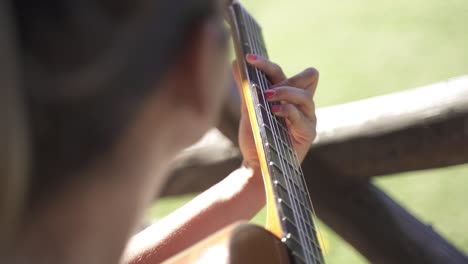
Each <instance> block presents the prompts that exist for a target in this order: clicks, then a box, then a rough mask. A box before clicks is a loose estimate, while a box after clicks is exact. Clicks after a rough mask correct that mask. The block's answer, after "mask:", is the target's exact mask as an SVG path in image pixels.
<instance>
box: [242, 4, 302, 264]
mask: <svg viewBox="0 0 468 264" xmlns="http://www.w3.org/2000/svg"><path fill="white" fill-rule="evenodd" d="M243 15H244V21H245V24H246V27H248V28H249V29H250V30H248V32H249V33H252V27H253V26H252V25H251V23H252V21H251V20H250V19H246V18H245V16H246V13H244V14H243ZM249 18H250V17H249ZM248 38H249V41H250V44H251V46H250V48H251V51H253V52H252V53H256V52H258V50H257V49H256V48H257V47H256V45H255V44H256V43H255V42H254V41H252V39H253V38H254V36H251V34H248ZM260 55H261V54H260ZM255 72H256V75H257V80H258V81H259V82H260V83H259V85H260V86H264V87H265V83H264V80H262V78H261V77H260V76H261V74H260V73H259V71H258V69H255ZM262 88H263V87H262ZM262 90H264V89H262ZM260 96H261V97H262V98H263V99H264V101H265V102H267V101H266V100H265V98H264V94H263V92H261V93H260ZM268 106H269V105H268V104H267V103H266V104H265V107H267V108H269V107H268ZM262 118H264V117H262ZM267 118H268V119H270V117H269V116H267ZM270 124H271V122H270ZM273 129H274V127H273ZM274 140H275V141H276V140H277V139H276V138H274ZM276 144H278V143H276ZM280 162H281V161H280ZM280 166H281V164H280ZM287 185H288V184H287ZM290 198H291V197H290ZM291 204H292V206H293V207H294V208H296V210H294V211H293V214H294V215H297V212H298V210H297V205H296V203H295V202H294V201H291ZM295 218H297V216H295ZM300 239H301V240H302V241H303V242H302V245H305V243H304V240H303V237H302V235H301V237H300ZM303 247H304V246H303ZM307 255H309V254H307ZM307 258H310V257H309V256H307Z"/></svg>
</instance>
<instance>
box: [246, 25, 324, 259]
mask: <svg viewBox="0 0 468 264" xmlns="http://www.w3.org/2000/svg"><path fill="white" fill-rule="evenodd" d="M249 22H250V25H249V26H250V29H251V30H252V33H255V34H253V37H252V38H253V39H254V40H255V41H254V42H253V44H254V45H255V46H254V47H253V48H254V49H256V53H257V54H260V55H266V56H267V52H266V50H265V49H264V46H262V45H259V44H260V43H259V40H258V36H260V34H261V33H260V32H259V29H260V27H259V26H258V24H257V25H256V24H255V21H254V20H253V18H252V17H251V16H249ZM257 74H258V71H257ZM258 79H259V81H260V82H262V84H263V86H264V87H265V88H264V89H262V90H265V89H267V88H268V87H269V86H270V84H269V82H268V81H267V78H266V76H265V75H264V74H263V73H260V77H259V78H258ZM262 97H263V99H264V102H266V104H265V106H266V108H269V105H268V102H267V101H266V100H265V98H264V95H263V93H262ZM267 118H268V119H269V120H270V121H269V122H270V124H274V125H272V126H273V129H275V128H276V129H275V130H277V131H279V132H280V133H281V132H283V133H281V134H282V135H283V138H289V136H287V135H285V134H284V133H285V132H286V131H285V130H284V125H282V126H283V127H280V125H281V123H280V122H279V121H278V120H275V121H278V123H276V122H275V121H273V119H274V117H273V116H270V115H269V114H267ZM279 139H281V137H279ZM281 141H282V140H281ZM279 146H280V147H281V148H280V149H278V150H279V153H278V156H283V157H282V159H280V162H282V163H283V164H282V166H281V167H282V169H283V170H284V171H285V172H287V173H289V174H290V175H294V176H296V179H294V178H290V180H291V181H292V184H293V185H294V184H296V186H299V187H302V186H301V182H298V180H300V179H299V178H298V177H297V175H296V173H292V172H291V166H292V167H293V168H292V169H293V170H294V164H290V162H288V159H285V157H286V155H285V154H284V153H285V152H287V153H289V151H286V150H285V149H284V147H285V146H283V143H279V144H277V148H278V147H279ZM290 146H292V144H290ZM281 150H282V151H281ZM282 152H283V153H282ZM289 158H290V159H291V156H289ZM285 162H288V165H285ZM286 176H287V177H289V176H288V175H286ZM294 180H296V181H294ZM302 189H303V187H302ZM290 191H291V192H292V193H293V194H294V193H295V194H296V197H295V198H296V199H297V200H298V202H301V200H302V199H303V197H302V195H299V194H298V191H297V190H296V189H295V188H291V190H290ZM301 191H302V190H301V188H299V192H301ZM290 200H291V198H290ZM292 200H294V198H293V199H292ZM295 202H296V201H294V203H295ZM303 204H306V203H305V202H303ZM295 207H299V210H298V213H299V214H300V217H301V218H302V219H297V222H298V223H299V225H300V226H299V231H302V232H301V233H302V234H300V235H302V236H303V237H301V238H300V239H301V240H302V244H303V245H307V247H308V248H307V247H306V248H304V249H305V250H306V251H307V253H308V254H307V255H309V254H310V255H312V257H313V258H314V259H318V258H317V257H316V255H317V253H318V252H317V251H316V248H315V247H314V246H313V244H312V243H311V242H312V241H310V239H309V238H312V239H313V237H311V236H310V234H309V232H308V231H309V228H308V227H306V225H305V224H304V223H301V222H302V221H301V220H303V221H309V219H308V218H306V217H304V212H303V210H304V208H302V206H301V205H300V204H298V205H297V206H295ZM301 209H302V210H301ZM306 214H307V212H306ZM296 218H297V217H296ZM311 226H313V225H311ZM304 231H305V232H304ZM304 233H307V234H304ZM309 242H310V243H309ZM312 251H314V252H313V253H312ZM309 257H310V256H309Z"/></svg>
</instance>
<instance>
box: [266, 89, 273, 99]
mask: <svg viewBox="0 0 468 264" xmlns="http://www.w3.org/2000/svg"><path fill="white" fill-rule="evenodd" d="M263 93H264V94H265V97H266V99H270V98H271V97H273V95H275V93H276V92H275V90H266V91H264V92H263Z"/></svg>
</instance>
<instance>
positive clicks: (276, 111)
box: [271, 105, 281, 113]
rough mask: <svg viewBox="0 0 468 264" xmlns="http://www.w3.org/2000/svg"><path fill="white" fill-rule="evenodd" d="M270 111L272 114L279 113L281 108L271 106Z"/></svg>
mask: <svg viewBox="0 0 468 264" xmlns="http://www.w3.org/2000/svg"><path fill="white" fill-rule="evenodd" d="M271 111H272V112H273V113H278V112H279V111H281V106H279V105H272V106H271Z"/></svg>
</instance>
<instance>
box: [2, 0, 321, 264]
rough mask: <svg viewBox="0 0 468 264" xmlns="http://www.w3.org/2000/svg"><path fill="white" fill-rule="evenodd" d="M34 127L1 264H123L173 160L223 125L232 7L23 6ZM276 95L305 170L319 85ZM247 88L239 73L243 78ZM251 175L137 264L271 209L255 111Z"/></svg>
mask: <svg viewBox="0 0 468 264" xmlns="http://www.w3.org/2000/svg"><path fill="white" fill-rule="evenodd" d="M10 8H11V9H10V10H11V14H13V15H12V16H11V17H12V21H13V22H14V23H15V26H14V31H15V32H16V33H17V34H16V35H12V36H16V38H15V39H16V43H17V52H16V56H17V62H18V64H19V65H20V68H19V70H20V72H21V80H22V85H21V87H19V88H18V89H21V90H20V91H21V93H22V94H23V103H24V106H25V112H26V122H27V124H28V127H29V131H28V133H29V134H28V135H29V138H30V140H29V142H30V148H29V149H30V160H31V164H30V171H31V172H30V173H29V186H28V191H27V193H26V194H25V195H26V196H25V202H24V204H22V207H23V213H22V214H21V215H19V216H18V217H19V219H20V220H19V226H18V228H17V229H16V233H15V235H14V236H13V237H14V238H13V239H11V240H10V243H9V245H8V246H9V247H8V250H7V251H5V252H6V253H4V254H3V256H2V257H1V262H2V263H48V264H50V263H91V264H92V263H100V264H102V263H118V262H119V261H122V256H123V254H124V253H123V252H124V250H125V247H126V244H127V241H128V240H129V238H130V236H131V234H132V233H133V232H134V230H135V227H136V226H137V225H138V224H139V221H140V220H141V217H142V215H143V214H144V212H145V209H146V208H147V207H148V206H149V204H150V203H151V201H152V200H153V198H154V196H155V194H158V193H159V192H160V191H161V188H162V184H163V183H164V182H165V177H166V175H167V173H168V170H169V167H170V161H171V160H172V158H173V157H174V156H175V155H176V154H177V153H178V152H179V151H181V150H182V149H184V148H185V147H187V146H189V145H190V144H192V143H194V142H196V141H197V140H198V139H199V138H200V137H201V136H202V135H203V134H204V133H205V132H206V131H207V130H208V129H209V128H211V127H212V126H213V125H214V124H215V121H216V119H217V118H218V115H219V110H220V105H221V102H222V97H223V93H224V89H223V88H222V87H224V86H225V85H226V79H227V76H228V68H229V67H228V63H227V37H226V32H225V29H224V28H223V19H222V11H223V10H222V8H223V7H222V4H220V3H219V1H214V0H211V1H210V0H180V1H177V4H175V3H174V1H170V0H160V1H124V0H121V1H104V0H101V1H78V0H68V1H63V0H62V1H58V0H57V1H54V0H49V1H27V0H23V1H20V0H17V1H12V2H11V6H10ZM247 61H248V62H249V63H250V64H252V65H253V66H255V67H257V68H259V69H260V70H262V71H264V72H265V73H266V74H267V76H268V77H269V78H270V80H271V81H272V83H274V84H275V85H274V86H273V87H272V88H271V89H270V90H268V91H266V94H265V95H266V96H267V97H268V98H269V100H270V101H272V102H273V101H282V102H283V104H281V106H279V107H275V108H274V109H273V111H274V114H276V115H278V116H282V117H285V118H286V120H287V124H288V126H289V129H290V130H291V135H292V140H293V144H294V147H295V150H296V151H297V153H298V154H299V155H298V156H299V158H300V160H301V161H302V159H303V158H304V156H305V154H306V153H307V151H308V149H309V147H310V144H311V143H312V141H313V139H314V137H315V110H314V105H313V101H312V97H313V94H314V91H315V88H316V86H317V81H318V74H317V71H315V70H314V69H307V70H305V71H303V72H302V73H299V74H298V75H295V76H293V77H291V78H289V79H288V78H287V77H286V76H285V75H284V73H283V72H282V70H281V68H280V67H279V66H277V65H276V64H274V63H272V62H270V61H268V60H266V59H264V58H262V57H260V56H256V55H254V54H250V55H249V56H248V57H247ZM235 75H236V74H235ZM241 109H242V118H241V123H240V129H239V138H240V147H241V152H242V155H243V158H244V162H243V163H242V166H241V167H240V168H239V169H238V170H236V171H234V172H232V173H231V175H229V176H228V177H227V178H226V179H225V180H223V181H222V182H220V183H218V184H217V185H215V186H214V187H212V188H210V189H209V190H207V191H206V192H204V193H203V194H201V195H200V196H198V197H196V198H195V199H194V200H193V201H191V202H190V203H189V204H187V205H186V206H184V207H182V208H181V209H179V210H177V211H176V212H174V213H173V214H171V215H170V216H168V217H167V218H166V219H164V220H162V221H161V222H159V223H156V224H155V225H154V226H151V227H149V228H148V229H147V230H144V231H143V232H142V233H140V234H138V235H137V236H135V237H134V238H133V239H132V242H131V243H130V245H129V250H128V252H127V254H126V255H125V261H126V262H129V263H159V262H160V261H162V260H164V259H167V258H168V257H170V256H172V255H174V254H175V253H177V252H179V251H181V250H183V249H184V248H186V247H188V246H190V245H191V244H193V243H196V242H197V241H199V240H200V239H202V238H204V237H206V236H208V235H209V234H211V233H213V232H215V231H217V230H218V229H220V228H222V227H224V226H226V225H228V224H230V223H232V222H234V221H238V220H243V219H250V218H251V217H252V216H253V215H255V214H256V213H257V211H258V210H259V209H260V208H261V207H262V206H263V205H264V203H265V198H264V196H265V194H264V190H263V182H262V178H261V175H260V169H259V165H258V160H257V155H256V152H255V146H254V142H253V139H252V133H251V130H250V125H249V123H248V117H247V115H246V109H245V105H244V104H243V103H242V106H241Z"/></svg>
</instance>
